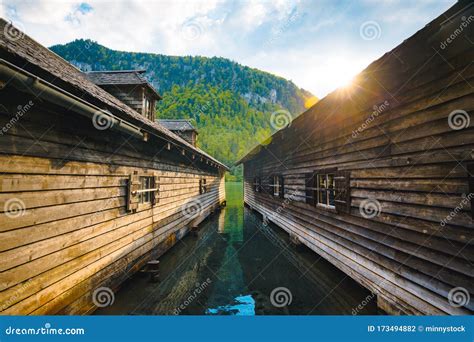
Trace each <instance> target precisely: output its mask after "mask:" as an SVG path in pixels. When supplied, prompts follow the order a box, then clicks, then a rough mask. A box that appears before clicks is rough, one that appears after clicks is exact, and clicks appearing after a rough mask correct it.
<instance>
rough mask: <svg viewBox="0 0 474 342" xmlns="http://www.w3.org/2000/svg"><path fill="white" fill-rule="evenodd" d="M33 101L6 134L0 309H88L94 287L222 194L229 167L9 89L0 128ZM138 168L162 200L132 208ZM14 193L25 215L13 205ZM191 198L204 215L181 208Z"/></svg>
mask: <svg viewBox="0 0 474 342" xmlns="http://www.w3.org/2000/svg"><path fill="white" fill-rule="evenodd" d="M30 100H31V101H32V103H33V105H32V106H31V108H30V109H29V110H28V111H27V112H26V113H25V114H24V115H23V116H22V117H21V119H20V121H19V122H17V123H16V124H14V125H11V127H10V128H9V129H8V131H7V132H6V133H4V134H1V135H0V223H1V224H0V313H1V314H8V315H10V314H58V313H67V314H83V313H89V312H91V311H92V310H94V309H95V306H94V305H93V303H92V298H91V293H92V291H93V290H94V289H96V288H97V287H100V286H109V287H111V288H112V289H114V290H115V289H117V288H118V287H119V285H120V283H121V282H123V281H124V280H125V279H127V278H128V277H129V276H130V275H131V274H132V273H133V272H136V271H137V270H139V269H140V268H141V267H142V266H143V265H144V264H145V263H146V262H147V261H148V260H150V259H151V258H157V257H159V256H160V255H161V254H163V253H164V252H165V251H166V250H167V249H169V248H170V247H171V246H173V245H174V244H175V243H176V241H177V240H179V239H180V238H182V237H183V236H184V235H185V234H186V233H187V231H188V230H189V228H190V227H191V226H192V225H193V224H194V222H195V221H196V220H199V221H201V220H202V219H203V218H204V217H206V216H208V215H209V214H210V213H211V212H212V211H214V210H215V209H216V208H217V207H218V206H219V205H220V204H221V203H222V202H223V201H224V200H225V187H224V169H223V168H220V167H219V168H218V167H211V166H210V165H208V164H207V163H206V160H204V159H202V157H199V155H197V154H194V153H192V152H189V151H186V152H185V153H184V155H183V151H182V150H181V149H178V148H176V147H173V148H171V150H168V148H167V144H166V143H165V142H164V141H162V140H159V139H158V138H156V137H154V136H150V138H149V139H148V141H146V142H145V141H140V140H138V139H136V138H133V137H130V136H126V135H123V134H122V133H119V132H116V131H112V130H96V129H94V127H93V125H92V122H91V120H90V119H87V118H85V117H82V116H80V115H77V114H75V113H73V112H72V111H67V110H65V109H62V108H59V107H56V106H54V105H51V104H48V103H45V102H43V101H41V100H39V99H36V98H34V97H31V98H30V97H29V95H27V94H24V93H19V92H18V91H16V90H14V89H9V88H6V89H3V90H2V106H0V126H2V127H4V126H5V125H7V124H8V122H10V120H11V118H12V117H13V115H14V113H15V112H16V111H17V107H18V106H19V105H23V104H24V103H27V102H28V101H30ZM136 171H138V172H139V173H140V174H144V175H153V176H157V177H158V187H159V192H158V198H157V201H158V203H157V204H156V205H154V206H152V205H151V204H150V203H146V204H143V205H140V206H139V208H138V210H137V211H136V212H134V213H131V212H128V211H127V195H128V180H129V177H130V175H131V174H132V173H133V172H136ZM202 178H205V179H206V184H207V192H205V193H203V194H200V191H199V181H200V179H202ZM12 200H14V201H16V203H21V207H22V213H21V214H19V215H12V213H11V212H8V211H7V210H6V209H7V208H8V203H10V202H9V201H12ZM193 201H197V202H198V203H199V205H200V208H201V209H202V210H201V211H200V215H199V216H198V217H193V216H189V215H186V213H185V211H184V210H183V208H185V207H186V205H187V204H189V203H194V202H193Z"/></svg>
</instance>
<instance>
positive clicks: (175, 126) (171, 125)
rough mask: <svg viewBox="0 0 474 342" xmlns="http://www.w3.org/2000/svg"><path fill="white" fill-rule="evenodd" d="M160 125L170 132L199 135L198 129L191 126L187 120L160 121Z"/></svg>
mask: <svg viewBox="0 0 474 342" xmlns="http://www.w3.org/2000/svg"><path fill="white" fill-rule="evenodd" d="M158 123H159V124H160V125H162V126H164V127H166V128H168V129H169V130H170V131H181V132H186V131H194V132H196V133H197V130H196V128H194V126H193V125H192V124H191V121H189V120H186V119H159V120H158Z"/></svg>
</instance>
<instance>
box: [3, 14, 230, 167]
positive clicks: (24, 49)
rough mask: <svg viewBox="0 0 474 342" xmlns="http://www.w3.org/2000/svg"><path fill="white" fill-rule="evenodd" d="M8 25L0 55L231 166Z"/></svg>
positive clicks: (96, 103)
mask: <svg viewBox="0 0 474 342" xmlns="http://www.w3.org/2000/svg"><path fill="white" fill-rule="evenodd" d="M7 25H11V24H10V23H7V22H6V21H5V20H4V19H2V18H0V58H3V59H6V60H7V61H8V62H10V63H12V64H15V65H17V66H19V67H20V68H22V69H24V70H26V71H28V72H30V73H33V74H35V75H36V74H41V76H42V77H44V78H46V77H47V78H48V79H47V81H48V82H50V83H52V84H53V85H55V86H57V87H59V88H62V89H65V90H67V91H68V92H69V93H71V94H73V95H75V96H77V97H80V98H82V99H84V100H86V101H90V102H91V103H93V104H95V105H98V106H100V107H102V108H103V109H107V110H110V111H111V112H112V113H113V114H114V115H117V116H118V117H120V118H122V119H124V120H127V121H129V122H130V123H133V124H135V125H137V126H138V127H140V128H141V129H142V130H144V131H147V132H149V133H151V134H153V135H156V136H159V137H161V138H163V139H165V140H167V141H169V142H172V143H174V144H176V145H179V146H182V147H183V148H185V149H188V150H191V151H194V152H196V153H197V154H199V155H201V156H203V157H205V158H207V159H209V160H212V161H213V162H215V163H217V164H218V165H220V166H221V167H224V168H226V169H228V167H227V166H226V165H224V164H222V163H221V162H219V161H218V160H217V159H215V158H213V157H212V156H210V155H208V154H207V153H205V152H204V151H202V150H200V149H199V148H197V147H195V146H193V145H192V144H190V143H188V142H187V141H186V140H184V139H183V138H181V137H179V136H178V135H177V134H174V133H172V132H171V131H170V130H168V129H167V128H165V127H163V126H162V125H160V124H159V123H157V122H153V121H151V120H149V119H147V118H146V117H144V116H142V115H140V114H139V113H137V112H135V111H134V110H133V109H132V108H130V107H128V106H127V105H125V104H124V103H123V102H121V101H120V100H119V99H117V98H116V97H114V96H113V95H111V94H109V93H108V92H107V91H105V90H104V89H102V88H100V87H99V86H97V85H95V84H94V83H93V82H91V81H90V80H89V79H88V78H87V77H86V76H85V75H84V73H82V72H81V71H80V70H79V69H77V68H76V67H74V66H73V65H72V64H70V63H69V62H67V61H66V60H64V59H63V58H61V57H60V56H58V55H57V54H55V53H54V52H52V51H51V50H49V49H48V48H46V47H44V46H43V45H41V44H39V43H38V42H36V41H35V40H33V39H32V38H30V37H29V36H28V35H26V34H24V33H23V32H19V31H18V34H16V36H15V37H14V38H15V39H9V38H8V37H6V36H5V32H9V31H11V28H10V27H6V26H7ZM15 30H16V29H15Z"/></svg>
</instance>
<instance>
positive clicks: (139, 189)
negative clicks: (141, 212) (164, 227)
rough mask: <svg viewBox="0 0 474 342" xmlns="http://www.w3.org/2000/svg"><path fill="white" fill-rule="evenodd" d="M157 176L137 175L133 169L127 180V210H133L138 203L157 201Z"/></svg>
mask: <svg viewBox="0 0 474 342" xmlns="http://www.w3.org/2000/svg"><path fill="white" fill-rule="evenodd" d="M158 190H159V189H158V177H157V176H152V175H146V174H145V175H143V174H142V175H139V174H138V172H137V171H135V172H134V173H133V174H132V175H130V177H129V180H128V201H127V211H132V212H135V211H137V210H138V209H139V206H140V205H146V204H151V205H152V206H153V205H155V204H156V203H157V202H158Z"/></svg>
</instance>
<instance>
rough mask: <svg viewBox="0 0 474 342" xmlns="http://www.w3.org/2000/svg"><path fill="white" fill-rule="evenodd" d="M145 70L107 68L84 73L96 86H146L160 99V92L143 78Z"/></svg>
mask: <svg viewBox="0 0 474 342" xmlns="http://www.w3.org/2000/svg"><path fill="white" fill-rule="evenodd" d="M145 72H146V70H107V71H89V72H86V73H85V75H86V76H87V78H88V79H89V80H91V81H92V82H93V83H94V84H97V85H98V86H108V85H110V86H117V85H132V86H137V85H142V86H145V87H146V88H148V90H150V92H151V93H152V94H153V95H155V97H156V98H157V99H158V100H159V99H161V96H160V94H158V92H157V91H156V89H155V88H154V87H153V86H152V85H151V84H150V83H149V82H148V81H147V79H146V78H145V76H144V73H145Z"/></svg>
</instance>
